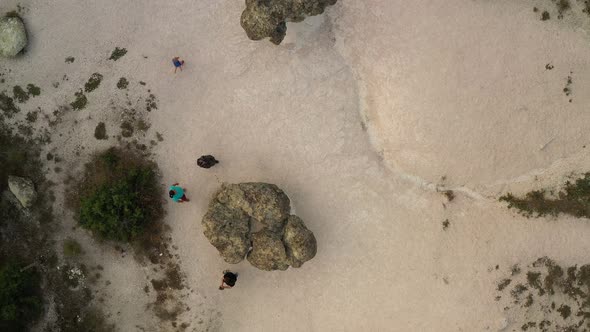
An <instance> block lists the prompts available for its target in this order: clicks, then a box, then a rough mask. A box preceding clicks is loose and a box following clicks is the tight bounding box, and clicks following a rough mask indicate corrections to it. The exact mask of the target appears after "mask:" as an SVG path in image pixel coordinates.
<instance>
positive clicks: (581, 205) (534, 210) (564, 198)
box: [500, 173, 590, 218]
mask: <svg viewBox="0 0 590 332" xmlns="http://www.w3.org/2000/svg"><path fill="white" fill-rule="evenodd" d="M500 201H503V202H507V203H508V207H509V208H516V209H518V210H519V212H520V213H521V214H523V215H525V216H527V217H531V216H537V217H539V216H545V215H553V216H556V215H558V214H560V213H564V214H569V215H572V216H574V217H578V218H581V217H586V218H589V217H590V173H586V174H584V176H583V177H582V178H579V179H577V180H576V181H575V182H573V183H572V182H570V181H567V182H566V183H565V185H564V187H563V189H562V190H561V191H560V192H559V193H558V194H557V195H556V197H547V195H546V192H545V190H534V191H531V192H529V193H527V194H526V195H525V197H524V198H518V197H515V196H514V195H512V194H511V193H508V194H506V195H504V196H502V197H500Z"/></svg>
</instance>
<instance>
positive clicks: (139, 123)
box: [135, 119, 151, 131]
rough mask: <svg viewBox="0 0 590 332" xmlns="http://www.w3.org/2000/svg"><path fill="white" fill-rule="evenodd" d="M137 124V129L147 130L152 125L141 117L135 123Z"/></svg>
mask: <svg viewBox="0 0 590 332" xmlns="http://www.w3.org/2000/svg"><path fill="white" fill-rule="evenodd" d="M135 126H136V127H137V130H139V131H147V130H148V129H150V127H151V125H150V124H149V123H147V122H146V121H145V120H143V119H139V120H138V121H137V123H136V124H135Z"/></svg>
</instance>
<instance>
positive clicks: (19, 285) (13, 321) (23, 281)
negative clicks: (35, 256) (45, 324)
mask: <svg viewBox="0 0 590 332" xmlns="http://www.w3.org/2000/svg"><path fill="white" fill-rule="evenodd" d="M21 269H22V266H21V265H20V264H18V263H15V262H8V263H5V264H4V265H3V266H2V267H0V330H3V331H24V330H25V326H26V324H27V323H28V322H31V321H32V320H34V319H35V318H37V317H38V316H39V314H40V313H41V308H42V300H41V298H40V296H39V295H38V294H39V277H38V275H37V273H35V272H34V270H30V269H29V270H25V271H22V270H21Z"/></svg>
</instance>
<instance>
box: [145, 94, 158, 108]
mask: <svg viewBox="0 0 590 332" xmlns="http://www.w3.org/2000/svg"><path fill="white" fill-rule="evenodd" d="M157 109H158V104H157V103H156V96H155V95H154V94H150V96H149V97H148V98H147V99H146V101H145V110H146V111H148V112H151V111H152V110H157Z"/></svg>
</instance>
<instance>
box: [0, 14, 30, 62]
mask: <svg viewBox="0 0 590 332" xmlns="http://www.w3.org/2000/svg"><path fill="white" fill-rule="evenodd" d="M25 46H27V33H26V31H25V25H24V23H23V21H22V20H21V19H20V18H18V17H0V56H3V57H14V56H16V55H17V54H18V53H19V52H20V51H22V50H23V48H25Z"/></svg>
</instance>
